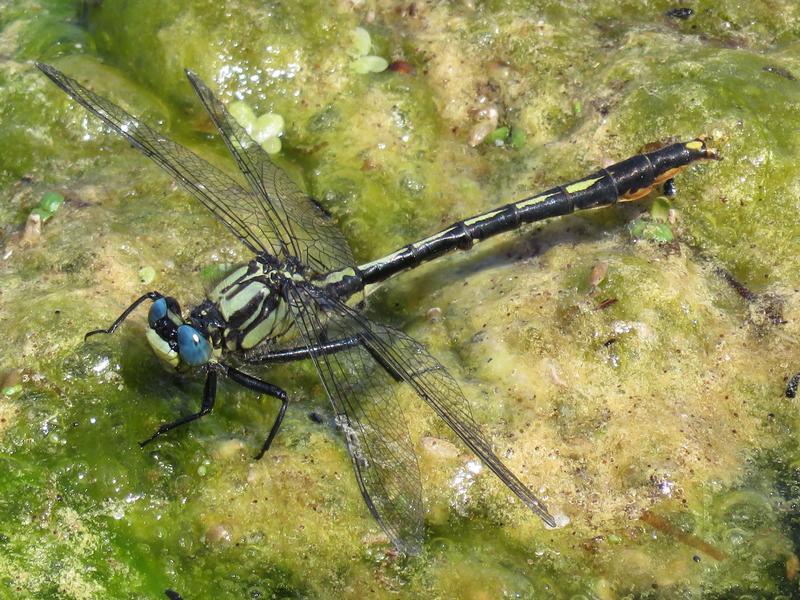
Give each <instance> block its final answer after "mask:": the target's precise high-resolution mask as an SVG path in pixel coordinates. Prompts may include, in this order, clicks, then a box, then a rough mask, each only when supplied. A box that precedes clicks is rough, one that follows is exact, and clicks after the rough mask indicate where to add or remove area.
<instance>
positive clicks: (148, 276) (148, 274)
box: [139, 267, 156, 285]
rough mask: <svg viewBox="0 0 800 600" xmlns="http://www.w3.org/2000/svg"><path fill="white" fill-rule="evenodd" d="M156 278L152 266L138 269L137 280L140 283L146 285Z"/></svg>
mask: <svg viewBox="0 0 800 600" xmlns="http://www.w3.org/2000/svg"><path fill="white" fill-rule="evenodd" d="M155 278H156V270H155V269H154V268H153V267H142V268H141V269H139V281H141V282H142V284H144V285H147V284H148V283H152V281H153V280H154V279H155Z"/></svg>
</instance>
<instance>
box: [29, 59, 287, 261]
mask: <svg viewBox="0 0 800 600" xmlns="http://www.w3.org/2000/svg"><path fill="white" fill-rule="evenodd" d="M36 66H37V67H39V69H40V70H41V71H42V72H43V73H44V74H45V75H47V76H48V77H49V78H50V79H51V80H52V81H53V82H54V83H55V84H56V85H57V86H58V87H60V88H61V89H62V90H64V91H65V92H66V93H67V94H68V95H70V96H71V97H72V98H73V99H74V100H75V101H76V102H78V103H79V104H81V105H82V106H84V107H85V108H86V109H88V110H89V111H90V112H92V113H94V114H95V115H97V116H98V117H100V118H101V119H102V120H103V121H104V122H105V123H106V124H107V125H109V126H110V127H111V128H112V129H114V130H115V131H116V132H117V133H119V134H120V135H122V136H123V137H125V138H126V139H127V140H128V141H129V142H130V143H131V144H133V146H134V147H135V148H137V149H138V150H139V151H140V152H141V153H142V154H144V155H145V156H147V157H148V158H150V159H152V160H153V161H154V162H156V163H157V164H158V165H159V166H160V167H161V168H163V169H164V170H165V171H167V172H168V173H169V174H170V175H172V176H173V177H174V178H175V180H176V181H178V182H179V183H180V184H181V185H182V186H183V187H184V188H186V189H187V190H189V191H190V192H191V193H192V194H193V195H194V196H195V197H196V198H197V199H198V200H199V201H200V202H201V203H202V204H203V205H204V206H205V207H206V208H208V209H209V210H210V211H211V212H212V213H213V214H214V216H216V217H217V218H218V219H219V220H220V221H222V222H223V223H224V224H225V225H226V226H227V227H228V229H230V230H231V231H232V232H233V233H234V234H235V235H236V236H237V237H238V238H239V239H240V240H241V241H242V242H243V243H244V245H245V246H247V247H248V249H250V251H251V252H253V254H260V253H262V252H268V253H270V254H272V255H273V256H277V255H278V252H279V251H280V250H281V246H280V238H279V237H278V236H277V234H276V232H275V231H274V229H273V228H272V227H271V224H270V223H269V222H268V221H266V220H265V219H264V218H263V216H262V215H261V203H260V201H259V200H258V199H257V198H256V197H254V196H253V194H251V193H250V192H248V191H245V190H244V189H243V188H242V187H241V186H240V185H239V184H238V183H237V182H236V180H235V179H233V178H232V177H230V176H229V175H227V174H225V173H224V172H222V171H221V170H219V169H218V168H216V167H215V166H213V165H212V164H211V163H209V162H207V161H205V160H203V159H202V158H200V157H199V156H197V155H196V154H194V153H193V152H192V151H191V150H189V149H187V148H186V147H184V146H182V145H181V144H178V143H177V142H174V141H172V140H170V139H169V138H168V137H166V136H165V135H163V134H161V133H159V132H157V131H155V130H154V129H152V128H151V127H150V126H148V125H147V124H146V123H144V122H142V121H140V120H139V119H137V118H136V117H134V116H133V115H131V114H129V113H128V112H126V111H125V110H123V109H122V108H120V107H119V106H117V105H116V104H114V103H113V102H111V101H109V100H107V99H106V98H103V97H101V96H98V95H97V94H95V93H94V92H92V91H90V90H88V89H86V88H85V87H84V86H82V85H81V84H80V83H78V82H77V81H75V80H74V79H72V78H70V77H67V76H66V75H64V74H63V73H61V72H60V71H58V70H57V69H55V68H53V67H51V66H49V65H45V64H42V63H37V65H36Z"/></svg>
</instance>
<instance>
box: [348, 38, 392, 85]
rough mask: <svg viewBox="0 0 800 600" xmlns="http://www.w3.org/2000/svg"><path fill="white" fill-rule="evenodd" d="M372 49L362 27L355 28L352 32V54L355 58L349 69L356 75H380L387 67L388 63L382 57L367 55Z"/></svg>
mask: <svg viewBox="0 0 800 600" xmlns="http://www.w3.org/2000/svg"><path fill="white" fill-rule="evenodd" d="M371 49H372V39H371V38H370V35H369V32H368V31H367V30H366V29H364V28H363V27H356V28H355V29H354V30H353V52H352V53H351V54H352V56H354V57H355V59H354V60H353V62H352V63H350V67H351V68H352V69H353V71H355V72H356V73H360V74H362V75H364V74H366V73H380V72H382V71H385V70H386V69H387V68H388V67H389V61H388V60H386V59H385V58H383V57H382V56H374V55H371V54H369V51H370V50H371Z"/></svg>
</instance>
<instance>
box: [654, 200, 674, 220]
mask: <svg viewBox="0 0 800 600" xmlns="http://www.w3.org/2000/svg"><path fill="white" fill-rule="evenodd" d="M669 209H670V203H669V200H667V199H666V198H665V197H664V196H659V197H658V198H656V199H655V200H653V206H652V207H651V208H650V216H651V217H653V220H655V221H662V222H665V223H666V222H667V221H668V220H669Z"/></svg>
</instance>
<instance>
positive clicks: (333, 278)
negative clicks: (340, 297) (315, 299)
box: [316, 268, 356, 286]
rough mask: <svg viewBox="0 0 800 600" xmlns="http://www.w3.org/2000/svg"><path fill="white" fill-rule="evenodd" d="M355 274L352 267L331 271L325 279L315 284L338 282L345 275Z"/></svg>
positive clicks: (352, 275)
mask: <svg viewBox="0 0 800 600" xmlns="http://www.w3.org/2000/svg"><path fill="white" fill-rule="evenodd" d="M355 276H356V272H355V271H354V270H353V269H351V268H347V269H341V270H339V271H334V272H333V273H330V274H329V275H328V276H327V277H326V278H325V279H323V280H322V281H321V282H320V283H319V284H316V285H323V286H324V285H330V284H332V283H339V282H340V281H342V280H343V279H344V278H345V277H355Z"/></svg>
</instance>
